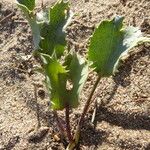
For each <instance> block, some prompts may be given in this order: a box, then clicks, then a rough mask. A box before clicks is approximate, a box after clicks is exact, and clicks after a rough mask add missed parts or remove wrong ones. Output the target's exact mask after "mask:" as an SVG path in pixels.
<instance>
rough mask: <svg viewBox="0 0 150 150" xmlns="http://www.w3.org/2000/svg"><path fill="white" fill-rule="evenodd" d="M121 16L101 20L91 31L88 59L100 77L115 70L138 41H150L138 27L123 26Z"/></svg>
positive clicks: (108, 74)
mask: <svg viewBox="0 0 150 150" xmlns="http://www.w3.org/2000/svg"><path fill="white" fill-rule="evenodd" d="M122 22H123V17H119V16H117V17H115V18H114V19H113V20H110V21H109V20H106V21H103V22H102V23H101V24H100V25H99V26H98V27H97V28H96V29H95V32H94V33H93V36H92V37H91V40H90V45H89V51H88V59H89V61H91V62H92V63H93V64H92V67H93V68H94V69H95V71H96V72H98V73H99V74H100V75H101V76H102V77H103V76H110V75H112V74H114V73H115V72H116V71H117V67H118V64H119V62H120V60H121V59H122V58H124V57H125V56H126V55H127V54H128V53H129V51H130V49H131V48H133V47H135V46H137V45H138V44H139V43H142V42H145V41H150V38H145V37H143V36H142V33H141V31H140V30H139V28H135V27H127V28H125V29H124V28H122V26H123V23H122Z"/></svg>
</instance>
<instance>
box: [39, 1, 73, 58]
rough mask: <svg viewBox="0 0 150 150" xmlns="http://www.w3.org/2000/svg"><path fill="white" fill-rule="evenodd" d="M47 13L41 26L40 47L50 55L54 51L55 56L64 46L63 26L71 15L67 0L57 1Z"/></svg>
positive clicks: (58, 54)
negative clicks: (45, 19)
mask: <svg viewBox="0 0 150 150" xmlns="http://www.w3.org/2000/svg"><path fill="white" fill-rule="evenodd" d="M47 13H48V15H47V16H48V18H47V21H46V23H44V25H43V26H42V28H41V37H42V40H41V42H40V47H41V49H42V52H43V53H47V54H49V55H52V54H53V52H54V51H55V52H56V55H57V57H60V56H61V55H62V54H63V52H64V48H65V46H66V39H65V38H66V33H65V30H64V27H65V26H66V24H68V21H70V18H71V17H72V14H71V12H70V10H69V2H64V1H63V0H61V1H58V2H57V3H56V4H55V5H54V7H52V8H50V9H49V11H47Z"/></svg>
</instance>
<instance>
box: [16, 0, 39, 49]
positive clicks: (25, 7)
mask: <svg viewBox="0 0 150 150" xmlns="http://www.w3.org/2000/svg"><path fill="white" fill-rule="evenodd" d="M17 5H18V7H20V9H21V10H22V11H23V13H24V15H25V17H26V19H27V20H28V22H29V24H30V26H31V29H32V34H33V41H34V46H35V49H39V43H40V40H41V37H40V25H39V24H38V23H37V22H36V16H35V15H34V13H33V9H34V7H35V0H17Z"/></svg>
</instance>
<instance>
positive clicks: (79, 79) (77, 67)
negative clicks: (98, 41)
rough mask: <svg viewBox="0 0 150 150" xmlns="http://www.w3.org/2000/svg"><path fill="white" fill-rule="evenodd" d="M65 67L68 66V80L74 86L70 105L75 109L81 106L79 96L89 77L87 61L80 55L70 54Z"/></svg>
mask: <svg viewBox="0 0 150 150" xmlns="http://www.w3.org/2000/svg"><path fill="white" fill-rule="evenodd" d="M65 65H66V66H67V68H66V69H67V70H69V72H68V80H69V81H70V82H71V84H72V86H73V87H72V89H71V90H70V91H69V97H70V99H69V101H70V102H69V104H70V106H71V107H73V108H75V107H77V106H78V104H79V95H80V93H81V91H82V89H83V85H84V83H85V82H86V79H87V77H88V65H87V63H86V61H85V60H84V59H83V58H81V57H80V56H79V55H78V54H75V53H74V54H73V55H71V54H69V55H68V57H67V58H66V62H65Z"/></svg>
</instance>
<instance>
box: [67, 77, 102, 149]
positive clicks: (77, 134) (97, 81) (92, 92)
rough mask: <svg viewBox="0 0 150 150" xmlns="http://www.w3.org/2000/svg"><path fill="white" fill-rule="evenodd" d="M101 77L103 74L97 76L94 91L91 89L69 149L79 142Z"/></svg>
mask: <svg viewBox="0 0 150 150" xmlns="http://www.w3.org/2000/svg"><path fill="white" fill-rule="evenodd" d="M100 79H101V76H98V78H97V80H96V82H95V84H94V86H93V88H92V91H91V93H90V95H89V98H88V100H87V102H86V104H85V106H84V109H83V112H82V114H81V117H80V120H79V123H78V125H77V128H76V131H75V135H74V139H73V141H71V142H70V143H69V145H68V147H67V150H73V149H74V148H75V146H76V145H77V144H78V142H79V138H80V131H81V128H82V125H83V122H84V117H85V115H86V113H87V111H88V108H89V106H90V104H91V101H92V97H93V94H94V92H95V90H96V88H97V86H98V83H99V81H100Z"/></svg>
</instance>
